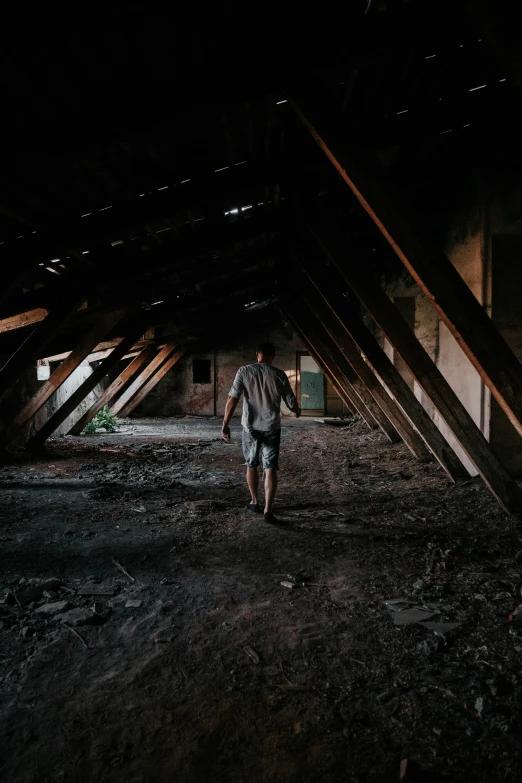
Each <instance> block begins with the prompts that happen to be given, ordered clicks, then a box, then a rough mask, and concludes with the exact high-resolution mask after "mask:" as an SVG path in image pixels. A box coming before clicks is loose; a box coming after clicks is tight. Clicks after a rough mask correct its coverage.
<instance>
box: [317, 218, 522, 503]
mask: <svg viewBox="0 0 522 783" xmlns="http://www.w3.org/2000/svg"><path fill="white" fill-rule="evenodd" d="M310 230H311V229H310ZM312 233H313V235H314V236H315V237H316V239H317V241H318V242H319V243H320V245H321V246H322V247H323V248H324V249H325V250H326V252H327V253H328V255H329V256H330V258H331V260H332V262H333V264H334V266H335V267H336V268H337V270H338V271H339V272H340V274H341V275H342V276H343V278H344V279H345V281H346V282H347V283H348V285H349V286H350V287H351V288H352V289H353V291H354V293H355V294H356V295H357V296H358V297H359V299H360V300H361V301H362V302H363V304H364V306H365V307H366V308H367V310H368V311H369V312H370V314H371V315H372V317H373V318H374V319H375V321H376V322H377V324H378V325H379V326H380V328H381V329H382V331H383V332H384V334H385V336H386V338H387V339H388V340H389V342H390V343H391V344H392V345H393V347H394V348H395V350H396V351H397V353H398V354H399V355H400V356H401V357H402V359H403V361H404V362H405V363H406V365H407V366H408V367H409V369H410V371H411V373H412V374H413V376H414V378H415V379H416V381H417V383H418V384H419V386H420V387H421V388H422V389H423V390H424V392H425V394H426V396H427V397H428V399H429V400H431V403H432V405H433V407H434V408H435V409H436V410H437V411H438V412H439V414H440V416H441V418H442V419H443V420H444V421H445V422H446V424H447V425H448V427H449V429H450V430H451V432H452V433H453V435H454V436H455V438H456V440H457V441H458V443H459V444H460V445H461V447H462V448H463V449H464V451H465V452H466V454H467V455H468V457H469V459H470V460H471V462H472V463H473V464H474V465H475V467H476V469H477V470H478V472H479V473H480V475H481V476H482V478H483V479H484V481H485V483H486V484H487V486H488V487H489V488H490V490H491V491H492V492H493V494H494V495H495V497H496V498H497V500H498V501H499V503H500V504H501V505H502V507H503V508H504V509H505V510H506V511H507V512H508V513H512V512H515V511H520V510H522V495H521V493H520V490H519V489H518V487H517V485H516V484H515V482H514V481H513V479H512V478H511V476H510V475H509V473H508V472H507V470H506V469H505V467H504V466H503V465H502V463H501V462H500V460H499V459H498V457H497V456H496V455H495V454H494V452H493V451H492V449H491V446H490V445H489V443H488V442H487V440H486V439H485V437H484V436H483V434H482V433H481V431H480V430H479V428H478V427H477V425H476V424H475V422H474V421H473V419H472V417H471V416H470V414H469V413H468V411H467V410H466V408H465V407H464V405H463V404H462V403H461V402H460V400H459V398H458V397H457V395H456V394H455V392H454V391H453V389H452V388H451V386H450V385H449V384H448V382H447V381H446V379H445V378H444V376H443V375H442V373H441V372H440V371H439V369H438V368H437V367H436V366H435V364H434V363H433V362H432V360H431V358H430V357H429V355H428V354H427V353H426V351H425V350H424V348H423V347H422V345H421V344H420V342H419V341H418V340H417V338H416V337H415V334H414V333H413V332H412V330H411V329H410V328H409V326H408V324H407V323H406V321H404V319H403V318H402V316H401V314H400V313H399V311H398V310H397V308H396V307H395V305H394V304H393V302H391V301H390V299H388V297H387V296H386V294H385V292H384V291H383V289H382V288H381V287H380V285H379V284H378V283H377V281H375V280H374V279H373V277H372V276H371V274H370V273H369V272H368V271H367V270H366V268H365V267H364V265H363V264H360V263H359V264H357V263H346V262H345V258H346V248H345V246H344V242H342V241H341V240H340V238H339V237H338V232H336V229H335V225H334V224H332V223H329V225H328V228H327V236H328V240H327V241H326V240H325V239H324V237H325V234H324V233H323V231H321V236H320V237H319V235H318V234H317V232H315V231H312Z"/></svg>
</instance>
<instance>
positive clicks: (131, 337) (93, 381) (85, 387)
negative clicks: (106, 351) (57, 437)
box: [27, 324, 144, 448]
mask: <svg viewBox="0 0 522 783" xmlns="http://www.w3.org/2000/svg"><path fill="white" fill-rule="evenodd" d="M143 331H144V326H143V324H142V325H140V326H138V327H136V328H135V329H134V330H133V331H132V332H131V333H130V334H128V335H127V337H124V338H123V339H122V341H121V342H120V344H119V345H117V346H116V348H114V350H113V351H112V353H111V354H110V356H107V358H106V359H104V360H103V362H101V364H99V365H98V367H96V369H95V370H93V372H92V373H91V374H90V375H89V377H88V378H86V379H85V381H84V382H83V383H82V384H81V386H79V387H78V388H77V389H76V391H74V392H73V393H72V394H71V396H70V397H69V398H68V399H67V400H66V402H64V404H63V405H62V406H61V408H58V410H57V411H56V412H55V413H54V414H53V415H52V416H51V417H50V418H49V419H48V420H47V421H46V423H45V424H44V425H43V427H41V428H40V429H39V430H38V432H37V433H36V435H33V437H32V438H31V439H30V440H29V442H28V444H27V445H28V447H29V448H30V447H32V446H39V445H41V444H42V443H44V442H45V441H46V440H47V438H48V437H49V436H50V435H52V434H53V432H54V431H55V430H56V429H57V427H59V426H60V424H63V422H64V421H65V419H66V418H67V417H68V416H70V415H71V413H72V412H73V411H74V410H75V409H76V408H77V407H78V405H80V404H81V403H82V402H83V400H84V399H85V398H86V396H87V395H88V394H90V392H92V390H93V389H94V388H95V387H96V386H97V385H98V384H99V383H100V381H102V380H103V378H104V377H105V376H106V375H107V373H108V372H110V371H111V370H112V368H113V367H115V366H116V364H117V363H118V362H119V361H120V359H122V357H123V356H125V354H126V353H127V351H128V350H129V348H131V347H132V346H133V345H134V343H135V342H136V340H137V339H139V337H140V335H141V334H143Z"/></svg>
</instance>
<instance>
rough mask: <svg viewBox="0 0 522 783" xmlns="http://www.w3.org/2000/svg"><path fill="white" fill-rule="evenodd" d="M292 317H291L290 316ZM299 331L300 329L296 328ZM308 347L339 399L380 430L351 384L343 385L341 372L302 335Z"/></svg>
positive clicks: (372, 427) (372, 426)
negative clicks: (326, 360)
mask: <svg viewBox="0 0 522 783" xmlns="http://www.w3.org/2000/svg"><path fill="white" fill-rule="evenodd" d="M289 317H290V316H289ZM295 328H296V329H298V327H297V326H296V327H295ZM301 336H302V338H303V340H304V342H305V344H306V347H307V348H308V350H309V351H310V355H311V356H312V357H313V358H314V359H315V361H316V362H317V364H318V365H319V367H320V368H321V370H322V371H323V372H324V374H325V375H326V376H327V378H328V379H329V381H330V383H331V384H332V386H333V387H334V389H335V390H336V392H337V394H338V395H339V397H340V398H341V399H342V401H343V402H344V404H345V405H346V406H347V407H348V408H349V406H352V407H353V410H354V412H355V413H358V414H359V415H360V417H361V418H362V420H363V421H364V423H365V424H367V425H368V427H369V428H370V429H371V430H375V429H377V428H378V426H379V425H378V424H377V422H376V421H375V419H374V418H373V416H372V414H371V413H370V411H369V410H368V408H367V407H366V405H365V404H364V402H363V401H362V400H361V398H360V397H359V396H358V395H357V392H356V391H355V389H354V388H353V386H352V385H351V383H349V382H348V381H347V380H346V381H344V383H341V382H340V381H339V380H338V379H339V375H340V371H339V370H337V373H334V371H333V369H332V368H331V365H328V364H327V363H325V360H324V359H323V357H322V356H320V355H319V354H318V353H317V351H316V349H315V348H314V346H313V345H312V344H311V343H310V342H309V341H308V340H307V339H306V338H305V336H304V335H301Z"/></svg>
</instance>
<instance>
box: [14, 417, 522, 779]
mask: <svg viewBox="0 0 522 783" xmlns="http://www.w3.org/2000/svg"><path fill="white" fill-rule="evenodd" d="M219 427H220V424H219V422H218V421H217V420H199V419H189V418H186V419H167V420H165V419H155V420H151V419H149V420H139V421H137V420H130V421H128V422H126V424H125V426H124V427H123V429H122V430H121V431H120V432H119V433H117V434H113V435H109V434H97V435H92V436H83V437H80V438H65V439H57V440H55V441H52V442H50V444H49V450H48V454H47V455H46V456H45V458H40V459H32V460H28V459H27V458H23V457H20V458H19V459H18V460H17V461H16V462H14V463H12V464H10V465H7V466H4V467H3V468H2V467H0V530H1V541H2V556H1V561H0V629H1V630H0V724H1V725H0V779H1V780H2V781H3V782H5V783H29V782H31V783H62V781H75V782H76V781H82V783H83V782H84V781H85V782H90V781H100V782H101V783H102V782H104V781H110V782H111V783H112V782H113V781H125V783H154V782H155V781H158V782H161V783H163V782H164V781H174V780H175V781H176V782H177V783H189V782H190V783H195V782H197V783H200V782H206V781H234V783H246V781H248V782H249V783H294V781H295V782H296V783H297V782H299V783H330V782H334V781H343V783H351V782H355V781H357V783H374V782H376V781H379V782H381V781H383V782H384V781H386V782H387V783H388V782H390V781H396V780H398V779H399V770H400V764H401V761H402V760H409V763H408V764H407V766H406V771H405V777H404V780H405V781H410V780H411V781H413V780H418V781H429V780H433V781H442V780H448V781H453V782H454V783H455V782H457V781H470V780H473V781H488V782H489V783H491V781H519V780H520V775H521V772H522V753H521V748H522V745H521V743H520V736H521V730H522V718H521V715H522V711H521V710H522V667H521V662H522V613H521V614H520V615H516V614H514V612H515V610H516V608H517V606H518V605H519V604H520V603H522V596H521V571H522V565H520V564H519V563H521V562H522V552H520V551H519V550H520V549H522V544H521V532H520V527H519V523H517V522H516V520H513V519H508V518H507V517H506V516H505V515H504V514H503V512H502V511H501V510H500V508H499V507H497V505H496V504H495V502H494V500H493V499H492V498H491V497H490V495H489V493H488V492H487V491H486V489H484V488H483V486H482V484H481V482H480V481H479V480H478V479H474V480H470V481H469V482H467V483H465V484H464V485H461V486H452V485H450V484H449V483H448V482H447V481H446V479H445V477H444V475H443V474H442V471H441V470H440V469H439V468H438V467H437V466H436V465H435V464H429V465H420V464H418V463H416V462H415V461H414V460H413V459H412V458H411V457H410V455H409V453H408V452H407V451H406V450H405V448H404V447H403V446H402V445H393V446H391V445H389V444H388V443H387V442H385V440H384V438H383V437H382V436H381V435H380V434H379V433H370V432H369V431H368V430H367V429H366V428H365V427H364V426H363V425H362V424H361V423H358V422H356V423H353V424H352V425H350V426H348V427H343V428H334V427H328V426H325V425H321V424H317V423H315V422H313V421H310V420H302V419H301V420H299V421H296V420H291V421H285V425H284V428H283V446H282V452H283V457H282V465H283V467H282V470H281V471H280V492H279V502H278V506H277V511H278V513H279V514H280V516H281V518H282V519H283V520H285V521H286V522H287V523H288V524H287V525H285V526H283V527H272V526H268V525H267V524H265V522H264V520H263V518H262V517H257V516H255V515H253V514H250V513H248V512H247V511H245V510H243V504H244V502H245V501H246V499H247V495H246V492H245V486H244V479H243V471H244V468H243V466H242V458H241V449H240V443H239V426H238V424H235V425H234V429H233V442H232V443H231V444H229V445H227V444H225V443H223V442H222V441H220V440H219ZM116 563H118V564H120V565H121V566H122V567H123V568H124V569H126V570H127V572H128V575H126V574H125V573H124V572H123V571H122V570H121V569H120V568H119V567H118V565H116ZM284 581H286V582H287V583H290V584H292V583H293V584H294V585H295V586H293V587H288V586H283V585H282V584H281V582H284ZM397 599H401V601H400V602H399V603H397V602H396V603H388V604H386V603H385V602H386V601H396V600H397ZM510 616H511V617H512V619H511V620H510ZM519 634H520V636H519ZM404 768H405V764H404V763H403V772H404Z"/></svg>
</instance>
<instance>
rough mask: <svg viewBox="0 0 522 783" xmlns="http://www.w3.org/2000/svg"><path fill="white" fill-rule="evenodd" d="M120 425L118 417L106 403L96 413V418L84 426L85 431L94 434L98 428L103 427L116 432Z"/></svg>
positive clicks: (107, 430)
mask: <svg viewBox="0 0 522 783" xmlns="http://www.w3.org/2000/svg"><path fill="white" fill-rule="evenodd" d="M119 426H120V425H119V422H118V419H117V418H116V416H114V414H112V413H111V412H110V411H109V407H108V406H107V405H105V406H104V407H103V408H102V409H101V411H99V413H97V414H96V416H95V417H94V419H93V420H92V421H90V422H89V423H88V424H87V426H86V427H84V429H83V431H84V432H85V433H87V435H92V434H93V433H94V432H96V430H99V429H100V428H101V427H103V428H104V429H105V430H106V432H116V430H117V429H118V427H119Z"/></svg>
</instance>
